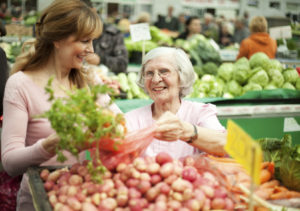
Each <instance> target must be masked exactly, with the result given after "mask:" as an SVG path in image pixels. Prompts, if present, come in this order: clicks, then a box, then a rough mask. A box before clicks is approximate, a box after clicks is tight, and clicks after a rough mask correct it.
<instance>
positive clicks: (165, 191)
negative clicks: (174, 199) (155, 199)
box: [160, 182, 171, 195]
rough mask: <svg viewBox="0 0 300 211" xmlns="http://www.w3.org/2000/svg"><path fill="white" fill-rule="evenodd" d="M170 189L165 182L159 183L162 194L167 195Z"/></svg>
mask: <svg viewBox="0 0 300 211" xmlns="http://www.w3.org/2000/svg"><path fill="white" fill-rule="evenodd" d="M170 191H171V187H170V186H169V185H168V184H167V183H164V182H162V183H161V185H160V192H161V193H162V194H166V195H168V194H169V193H170Z"/></svg>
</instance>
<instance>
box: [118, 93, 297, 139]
mask: <svg viewBox="0 0 300 211" xmlns="http://www.w3.org/2000/svg"><path fill="white" fill-rule="evenodd" d="M187 100H191V101H196V102H204V103H212V104H215V105H216V106H217V110H218V117H219V119H220V122H221V124H222V125H223V126H225V127H226V124H227V120H228V119H233V120H234V121H235V122H236V123H237V124H239V125H240V126H241V127H242V128H243V129H244V130H245V131H246V132H247V133H248V134H250V136H252V138H254V139H258V138H263V137H273V138H282V137H283V135H284V134H286V133H288V134H291V135H292V140H293V144H300V92H299V91H294V90H286V89H277V90H263V91H252V92H248V93H247V94H246V95H243V96H241V97H237V98H233V99H224V98H201V99H200V98H193V99H187ZM150 103H152V100H141V99H132V100H117V101H116V104H117V105H118V106H119V108H120V109H121V110H122V111H123V112H128V111H130V110H132V109H135V108H139V107H142V106H145V105H148V104H150Z"/></svg>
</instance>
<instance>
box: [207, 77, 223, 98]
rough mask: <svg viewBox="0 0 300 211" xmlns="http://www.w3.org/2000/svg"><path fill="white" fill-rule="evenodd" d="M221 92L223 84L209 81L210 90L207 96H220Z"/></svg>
mask: <svg viewBox="0 0 300 211" xmlns="http://www.w3.org/2000/svg"><path fill="white" fill-rule="evenodd" d="M222 94H223V84H222V83H220V82H218V81H217V80H216V81H215V82H210V90H209V92H208V96H209V97H221V96H222Z"/></svg>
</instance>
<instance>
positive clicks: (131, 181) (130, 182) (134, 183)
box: [125, 178, 140, 188]
mask: <svg viewBox="0 0 300 211" xmlns="http://www.w3.org/2000/svg"><path fill="white" fill-rule="evenodd" d="M139 183H140V180H138V179H135V178H130V179H128V180H127V181H126V183H125V184H126V186H127V187H129V188H134V187H136V186H137V185H138V184H139Z"/></svg>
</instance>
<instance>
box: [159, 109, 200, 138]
mask: <svg viewBox="0 0 300 211" xmlns="http://www.w3.org/2000/svg"><path fill="white" fill-rule="evenodd" d="M156 126H157V127H156V131H155V138H157V139H160V140H165V141H176V140H178V139H180V140H183V141H188V140H189V139H190V137H192V136H193V135H194V127H193V125H192V124H190V123H187V122H183V121H181V120H180V119H179V118H178V117H177V116H176V115H174V114H173V113H171V112H169V111H167V112H165V113H164V114H163V115H162V116H161V117H160V118H159V120H158V121H157V122H156Z"/></svg>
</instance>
